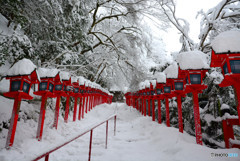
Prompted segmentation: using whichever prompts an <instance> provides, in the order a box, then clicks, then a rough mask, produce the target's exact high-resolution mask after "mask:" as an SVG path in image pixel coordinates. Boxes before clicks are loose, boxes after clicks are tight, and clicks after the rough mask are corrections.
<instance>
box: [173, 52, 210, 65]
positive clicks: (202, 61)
mask: <svg viewBox="0 0 240 161" xmlns="http://www.w3.org/2000/svg"><path fill="white" fill-rule="evenodd" d="M177 62H178V63H179V66H180V68H181V69H183V70H187V69H209V68H210V67H209V64H208V56H207V54H204V53H203V52H201V51H197V50H195V51H188V52H182V53H180V54H179V55H178V56H177Z"/></svg>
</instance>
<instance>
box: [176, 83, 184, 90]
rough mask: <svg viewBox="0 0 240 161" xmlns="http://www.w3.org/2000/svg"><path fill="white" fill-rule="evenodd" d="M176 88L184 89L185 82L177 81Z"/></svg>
mask: <svg viewBox="0 0 240 161" xmlns="http://www.w3.org/2000/svg"><path fill="white" fill-rule="evenodd" d="M174 85H175V90H183V82H175V83H174Z"/></svg>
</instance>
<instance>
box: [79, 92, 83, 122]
mask: <svg viewBox="0 0 240 161" xmlns="http://www.w3.org/2000/svg"><path fill="white" fill-rule="evenodd" d="M82 100H83V97H82V96H81V97H80V99H79V110H78V120H81V117H82Z"/></svg>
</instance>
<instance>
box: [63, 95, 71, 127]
mask: <svg viewBox="0 0 240 161" xmlns="http://www.w3.org/2000/svg"><path fill="white" fill-rule="evenodd" d="M69 102H70V96H69V95H68V96H67V100H66V107H65V115H64V122H66V123H67V122H68V113H69Z"/></svg>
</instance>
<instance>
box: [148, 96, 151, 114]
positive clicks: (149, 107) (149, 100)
mask: <svg viewBox="0 0 240 161" xmlns="http://www.w3.org/2000/svg"><path fill="white" fill-rule="evenodd" d="M150 102H151V99H150V98H149V99H148V116H151V106H150V105H151V103H150Z"/></svg>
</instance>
